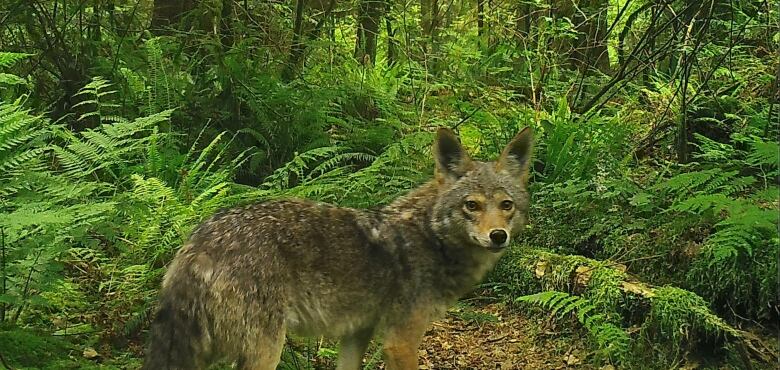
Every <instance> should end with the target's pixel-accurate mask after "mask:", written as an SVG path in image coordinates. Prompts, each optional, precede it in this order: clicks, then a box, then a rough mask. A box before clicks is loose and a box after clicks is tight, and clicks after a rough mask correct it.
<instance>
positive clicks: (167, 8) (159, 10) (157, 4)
mask: <svg viewBox="0 0 780 370" xmlns="http://www.w3.org/2000/svg"><path fill="white" fill-rule="evenodd" d="M193 9H195V0H154V8H153V9H152V25H151V28H152V30H154V31H155V32H157V33H165V31H164V29H165V28H166V27H177V26H178V25H179V23H181V20H182V18H183V16H184V15H185V14H186V13H187V12H189V11H190V10H193Z"/></svg>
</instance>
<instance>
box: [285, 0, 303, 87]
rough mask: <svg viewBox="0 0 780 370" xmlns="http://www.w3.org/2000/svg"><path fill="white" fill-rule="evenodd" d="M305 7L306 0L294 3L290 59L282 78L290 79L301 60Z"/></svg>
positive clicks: (295, 72)
mask: <svg viewBox="0 0 780 370" xmlns="http://www.w3.org/2000/svg"><path fill="white" fill-rule="evenodd" d="M305 7H306V0H298V1H297V2H296V5H295V20H294V21H293V39H292V44H291V45H290V59H289V61H288V63H287V65H286V66H285V68H284V71H283V72H282V79H283V80H285V81H291V80H292V79H293V78H294V77H295V75H296V74H297V71H298V65H299V63H300V62H301V60H302V57H303V51H304V43H303V35H302V33H303V9H304V8H305Z"/></svg>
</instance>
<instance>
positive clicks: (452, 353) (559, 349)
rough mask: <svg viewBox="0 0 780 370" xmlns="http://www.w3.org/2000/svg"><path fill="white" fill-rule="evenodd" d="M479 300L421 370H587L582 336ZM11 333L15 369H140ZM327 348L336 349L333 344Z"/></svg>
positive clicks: (458, 313)
mask: <svg viewBox="0 0 780 370" xmlns="http://www.w3.org/2000/svg"><path fill="white" fill-rule="evenodd" d="M479 298H480V299H482V300H480V301H476V300H475V299H472V300H471V301H467V302H460V303H458V304H457V305H456V306H455V307H453V308H452V309H451V310H450V311H449V312H448V313H447V315H446V316H445V317H444V318H443V319H441V320H439V321H436V322H434V323H433V324H432V326H431V327H430V328H429V330H428V331H427V332H426V334H425V338H424V340H423V344H422V346H421V348H420V349H419V355H420V369H502V370H504V369H564V368H578V369H589V368H592V367H589V366H588V365H587V360H588V356H589V351H588V350H587V349H586V345H585V342H584V340H583V338H582V336H581V333H577V332H576V331H574V330H572V329H570V328H567V327H566V326H564V325H559V326H558V327H556V326H555V325H554V324H552V322H551V321H548V320H545V319H544V318H543V317H539V316H538V315H527V314H526V313H524V312H523V311H520V310H518V309H517V308H512V307H511V306H510V305H507V304H506V303H503V302H499V301H487V300H488V299H490V298H486V297H479ZM11 333H14V334H11V335H10V337H9V336H0V348H5V350H6V351H8V350H9V349H10V350H11V351H9V352H6V353H2V355H4V357H5V360H6V361H9V362H10V365H11V366H12V367H13V368H14V369H36V368H38V369H136V368H138V367H139V366H140V361H141V359H140V358H139V356H140V352H141V351H142V347H141V345H140V343H138V344H136V345H131V348H132V349H131V352H122V353H117V352H113V353H111V351H110V349H109V348H107V346H100V345H98V346H96V347H95V348H97V351H96V350H95V349H93V348H92V347H84V346H83V345H76V344H73V343H71V342H70V341H68V340H64V339H63V338H57V337H48V339H47V338H46V337H44V336H43V335H40V334H42V333H34V332H26V331H15V332H11ZM6 334H10V333H9V332H6ZM16 342H19V343H16ZM22 342H26V343H22ZM308 343H309V344H311V343H312V342H311V341H310V342H308ZM14 344H16V345H18V346H15V345H14ZM28 345H31V346H33V347H35V350H33V351H27V350H22V349H21V348H23V347H27V348H30V347H28ZM14 347H16V348H17V349H18V351H14V350H13V349H12V348H14ZM296 347H297V346H296ZM328 347H331V348H335V343H330V344H329V345H328ZM310 349H311V348H310ZM296 350H300V349H299V348H296ZM23 352H26V353H23ZM315 352H316V351H315ZM312 355H313V356H312V357H309V361H311V364H312V365H313V367H314V368H315V369H329V368H332V367H333V366H334V365H335V364H334V361H333V359H334V358H333V357H331V358H330V359H328V358H323V357H320V355H314V354H313V353H312ZM304 357H308V356H304ZM379 358H380V353H379V351H378V348H377V347H376V346H375V345H373V346H372V348H371V349H370V350H369V351H368V353H367V355H366V363H367V364H370V363H373V364H374V366H371V365H369V366H367V367H368V368H375V369H376V368H378V369H382V368H383V366H382V364H381V363H380V361H378V360H379ZM295 362H297V361H295ZM302 362H303V363H305V362H307V361H305V360H304V361H302ZM288 364H289V365H292V366H287V367H284V368H286V369H290V368H292V369H295V368H300V369H306V368H310V367H308V366H305V365H304V366H300V365H303V364H298V365H299V366H296V365H294V364H290V363H289V362H288ZM0 368H4V366H2V365H0ZM218 368H219V369H229V368H230V367H229V366H219V367H218Z"/></svg>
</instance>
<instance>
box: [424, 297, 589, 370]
mask: <svg viewBox="0 0 780 370" xmlns="http://www.w3.org/2000/svg"><path fill="white" fill-rule="evenodd" d="M568 330H569V329H563V328H560V329H557V328H554V327H553V325H552V324H550V323H548V322H545V320H543V319H534V318H529V317H527V315H523V312H518V311H517V309H515V310H512V309H510V308H508V307H507V306H506V305H505V304H503V303H489V304H477V305H468V306H464V305H461V306H459V307H458V308H457V309H456V310H454V311H451V312H450V313H449V314H448V315H447V316H446V317H445V318H444V319H443V320H440V321H438V322H435V323H434V324H433V326H432V328H431V329H430V330H429V331H428V332H427V333H426V335H425V339H424V340H423V345H422V347H421V348H420V358H421V361H420V363H421V366H420V368H421V369H502V370H503V369H565V368H579V369H586V368H589V367H587V366H585V365H583V364H584V363H585V362H586V360H587V356H588V351H587V349H586V347H585V343H584V342H583V339H582V338H581V337H580V335H581V334H580V333H574V332H571V331H568Z"/></svg>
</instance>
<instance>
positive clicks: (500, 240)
mask: <svg viewBox="0 0 780 370" xmlns="http://www.w3.org/2000/svg"><path fill="white" fill-rule="evenodd" d="M506 238H507V235H506V231H504V230H501V229H496V230H493V231H491V232H490V241H492V242H493V243H495V244H504V242H505V241H506Z"/></svg>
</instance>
